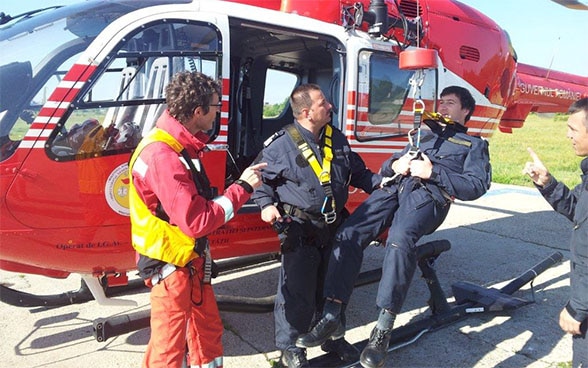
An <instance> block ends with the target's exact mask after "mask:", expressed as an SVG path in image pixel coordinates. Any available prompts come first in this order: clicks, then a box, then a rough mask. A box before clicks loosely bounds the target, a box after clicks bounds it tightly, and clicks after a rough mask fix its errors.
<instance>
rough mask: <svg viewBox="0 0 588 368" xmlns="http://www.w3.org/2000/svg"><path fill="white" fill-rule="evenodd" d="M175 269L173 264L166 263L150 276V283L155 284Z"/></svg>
mask: <svg viewBox="0 0 588 368" xmlns="http://www.w3.org/2000/svg"><path fill="white" fill-rule="evenodd" d="M175 270H176V266H175V265H174V264H171V263H166V264H165V265H164V266H163V267H161V269H160V270H159V271H157V273H155V274H154V275H153V276H151V285H152V286H155V285H157V284H158V283H159V282H160V281H162V280H163V279H165V278H166V277H168V276H169V275H171V274H172V273H174V271H175Z"/></svg>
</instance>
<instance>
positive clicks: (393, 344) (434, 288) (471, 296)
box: [309, 241, 563, 368]
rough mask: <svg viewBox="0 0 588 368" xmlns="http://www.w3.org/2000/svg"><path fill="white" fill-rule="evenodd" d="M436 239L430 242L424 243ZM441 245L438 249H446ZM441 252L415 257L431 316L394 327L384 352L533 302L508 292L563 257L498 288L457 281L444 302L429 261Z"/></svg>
mask: <svg viewBox="0 0 588 368" xmlns="http://www.w3.org/2000/svg"><path fill="white" fill-rule="evenodd" d="M436 242H437V241H433V242H431V243H427V244H425V245H429V244H432V243H436ZM441 242H443V241H441ZM447 243H448V242H447ZM421 247H422V246H421ZM444 248H445V247H443V250H441V252H443V251H445V250H447V249H449V248H447V249H444ZM440 249H441V248H440ZM441 252H439V253H436V252H433V253H429V254H425V257H422V258H420V260H419V268H420V269H421V271H422V273H423V278H424V279H425V281H426V283H427V286H428V287H429V292H430V293H431V299H429V306H430V308H431V312H432V315H431V316H429V317H427V318H424V319H421V320H418V321H414V322H410V323H408V324H406V325H404V326H400V327H397V328H395V329H394V330H393V331H392V339H391V340H390V345H389V348H388V352H391V351H394V350H397V349H400V348H402V347H404V346H407V345H409V344H412V343H413V342H415V341H417V340H418V339H419V338H420V337H421V336H422V335H424V334H425V333H427V332H432V331H435V330H438V329H440V328H443V327H446V326H447V325H449V324H452V323H454V322H457V321H459V320H461V319H464V318H467V317H468V316H469V315H470V314H474V313H485V312H499V311H508V310H513V309H516V308H519V307H522V306H524V305H527V304H530V303H533V301H529V300H525V299H521V298H517V297H514V296H512V295H511V294H513V293H514V292H515V291H517V290H519V289H520V288H521V287H522V286H523V285H525V284H526V283H528V282H530V281H532V280H533V279H534V278H535V277H537V276H538V275H539V274H541V273H542V272H544V271H546V270H547V269H548V268H550V267H552V266H554V265H555V264H557V263H559V262H560V261H561V260H562V258H563V255H562V254H561V253H560V252H555V253H553V254H552V255H550V256H549V257H547V258H545V259H544V260H543V261H541V262H540V263H538V264H537V265H535V266H534V267H532V268H531V269H529V270H528V271H526V272H524V273H523V274H521V275H520V276H518V277H517V278H515V279H514V280H512V281H511V282H509V283H508V284H506V285H505V286H503V287H502V288H500V289H495V288H484V287H481V286H478V285H474V284H472V283H469V282H457V283H455V284H453V285H452V287H451V288H452V291H453V295H454V296H455V302H453V303H451V304H450V303H448V302H447V299H446V297H445V295H444V293H443V290H442V289H441V285H440V283H439V280H438V279H437V276H436V274H435V270H434V269H433V268H432V266H433V261H434V260H435V259H436V258H437V256H438V255H439V254H440V253H441ZM367 342H368V340H362V341H359V342H357V343H355V344H353V345H354V346H355V347H356V348H357V349H358V350H359V351H362V350H363V348H364V347H365V346H366V345H367ZM309 363H310V366H311V367H325V368H327V367H337V368H343V367H345V368H361V365H360V363H359V361H357V362H344V361H342V360H341V359H340V358H339V356H337V355H336V354H334V353H328V354H323V355H320V356H318V357H316V358H313V359H311V360H309Z"/></svg>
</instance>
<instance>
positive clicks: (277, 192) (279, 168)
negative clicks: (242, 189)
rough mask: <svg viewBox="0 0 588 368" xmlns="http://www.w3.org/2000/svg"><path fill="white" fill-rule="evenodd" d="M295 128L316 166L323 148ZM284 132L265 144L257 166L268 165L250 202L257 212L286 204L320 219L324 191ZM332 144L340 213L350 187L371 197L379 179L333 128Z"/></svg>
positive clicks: (335, 186)
mask: <svg viewBox="0 0 588 368" xmlns="http://www.w3.org/2000/svg"><path fill="white" fill-rule="evenodd" d="M294 124H295V126H296V128H297V129H298V130H299V132H300V133H301V134H302V136H303V137H304V138H305V139H306V141H307V142H308V143H309V145H310V146H311V148H312V149H313V151H314V154H315V155H316V157H317V159H318V161H319V163H322V161H323V156H322V147H321V148H320V149H319V147H318V144H316V143H315V144H312V143H313V142H314V137H313V135H312V133H311V132H310V131H308V130H306V129H304V128H303V127H302V126H301V125H300V124H299V123H298V122H294ZM285 129H286V128H284V129H282V130H280V131H279V132H277V133H276V134H274V135H273V136H272V137H270V138H269V139H268V140H267V141H266V142H265V143H264V146H265V147H264V149H263V157H262V158H261V159H260V160H259V162H267V164H268V165H267V167H266V168H264V169H263V174H262V177H263V185H262V186H261V187H259V188H258V189H257V190H256V191H255V193H254V194H253V196H252V199H253V200H254V201H255V203H256V204H257V205H258V206H259V207H260V208H264V207H266V206H268V205H270V204H274V203H287V204H290V205H292V206H294V207H296V208H298V209H300V210H302V211H304V212H306V213H309V214H312V215H319V214H320V213H321V207H322V205H323V202H324V199H325V191H324V190H323V188H322V186H321V184H320V182H319V180H318V178H317V176H316V174H315V173H314V171H313V170H312V167H310V165H309V164H308V161H306V159H304V157H303V156H302V155H301V153H300V150H299V149H298V148H297V146H296V145H295V143H294V141H293V140H292V138H291V137H290V135H289V134H288V133H286V131H285ZM323 134H324V129H323ZM320 141H321V142H322V137H321V139H320ZM332 142H333V146H332V147H333V160H332V162H331V188H332V190H333V194H334V197H335V204H336V206H337V210H336V211H337V213H340V212H341V210H342V209H343V208H344V207H345V203H346V202H347V198H348V195H349V192H348V187H349V185H351V186H353V187H356V188H361V189H363V190H364V191H366V192H367V193H371V192H372V191H373V189H375V188H377V187H378V186H379V185H380V183H381V180H382V178H381V176H380V175H378V174H375V173H373V172H371V171H370V170H369V169H368V168H367V167H366V166H365V163H364V162H363V160H362V159H361V157H360V156H359V155H358V154H356V153H355V152H353V151H351V148H350V147H349V143H348V141H347V138H346V137H345V135H343V133H341V131H340V130H338V129H336V128H333V136H332Z"/></svg>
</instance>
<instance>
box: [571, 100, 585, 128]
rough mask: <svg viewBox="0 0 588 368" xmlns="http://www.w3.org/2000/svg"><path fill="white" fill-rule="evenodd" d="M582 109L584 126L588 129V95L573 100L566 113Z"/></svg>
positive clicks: (573, 112)
mask: <svg viewBox="0 0 588 368" xmlns="http://www.w3.org/2000/svg"><path fill="white" fill-rule="evenodd" d="M580 111H584V113H585V118H584V126H586V129H588V97H584V98H581V99H579V100H577V101H576V102H574V103H573V104H572V105H571V106H570V108H569V109H568V114H570V115H571V114H575V113H577V112H580Z"/></svg>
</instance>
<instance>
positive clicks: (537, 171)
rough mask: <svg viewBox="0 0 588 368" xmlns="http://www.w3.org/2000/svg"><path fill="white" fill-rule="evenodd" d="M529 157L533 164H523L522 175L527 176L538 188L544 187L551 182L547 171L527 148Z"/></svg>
mask: <svg viewBox="0 0 588 368" xmlns="http://www.w3.org/2000/svg"><path fill="white" fill-rule="evenodd" d="M527 151H528V152H529V155H531V158H532V159H533V162H527V163H526V164H525V168H524V169H523V174H527V175H529V177H530V178H531V180H533V183H535V184H537V185H538V186H540V187H544V186H545V185H546V184H547V183H549V182H550V181H551V174H550V173H549V171H547V168H546V167H545V165H543V162H541V160H540V159H539V156H537V154H536V153H535V152H534V151H533V150H532V149H531V148H530V147H529V148H527Z"/></svg>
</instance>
